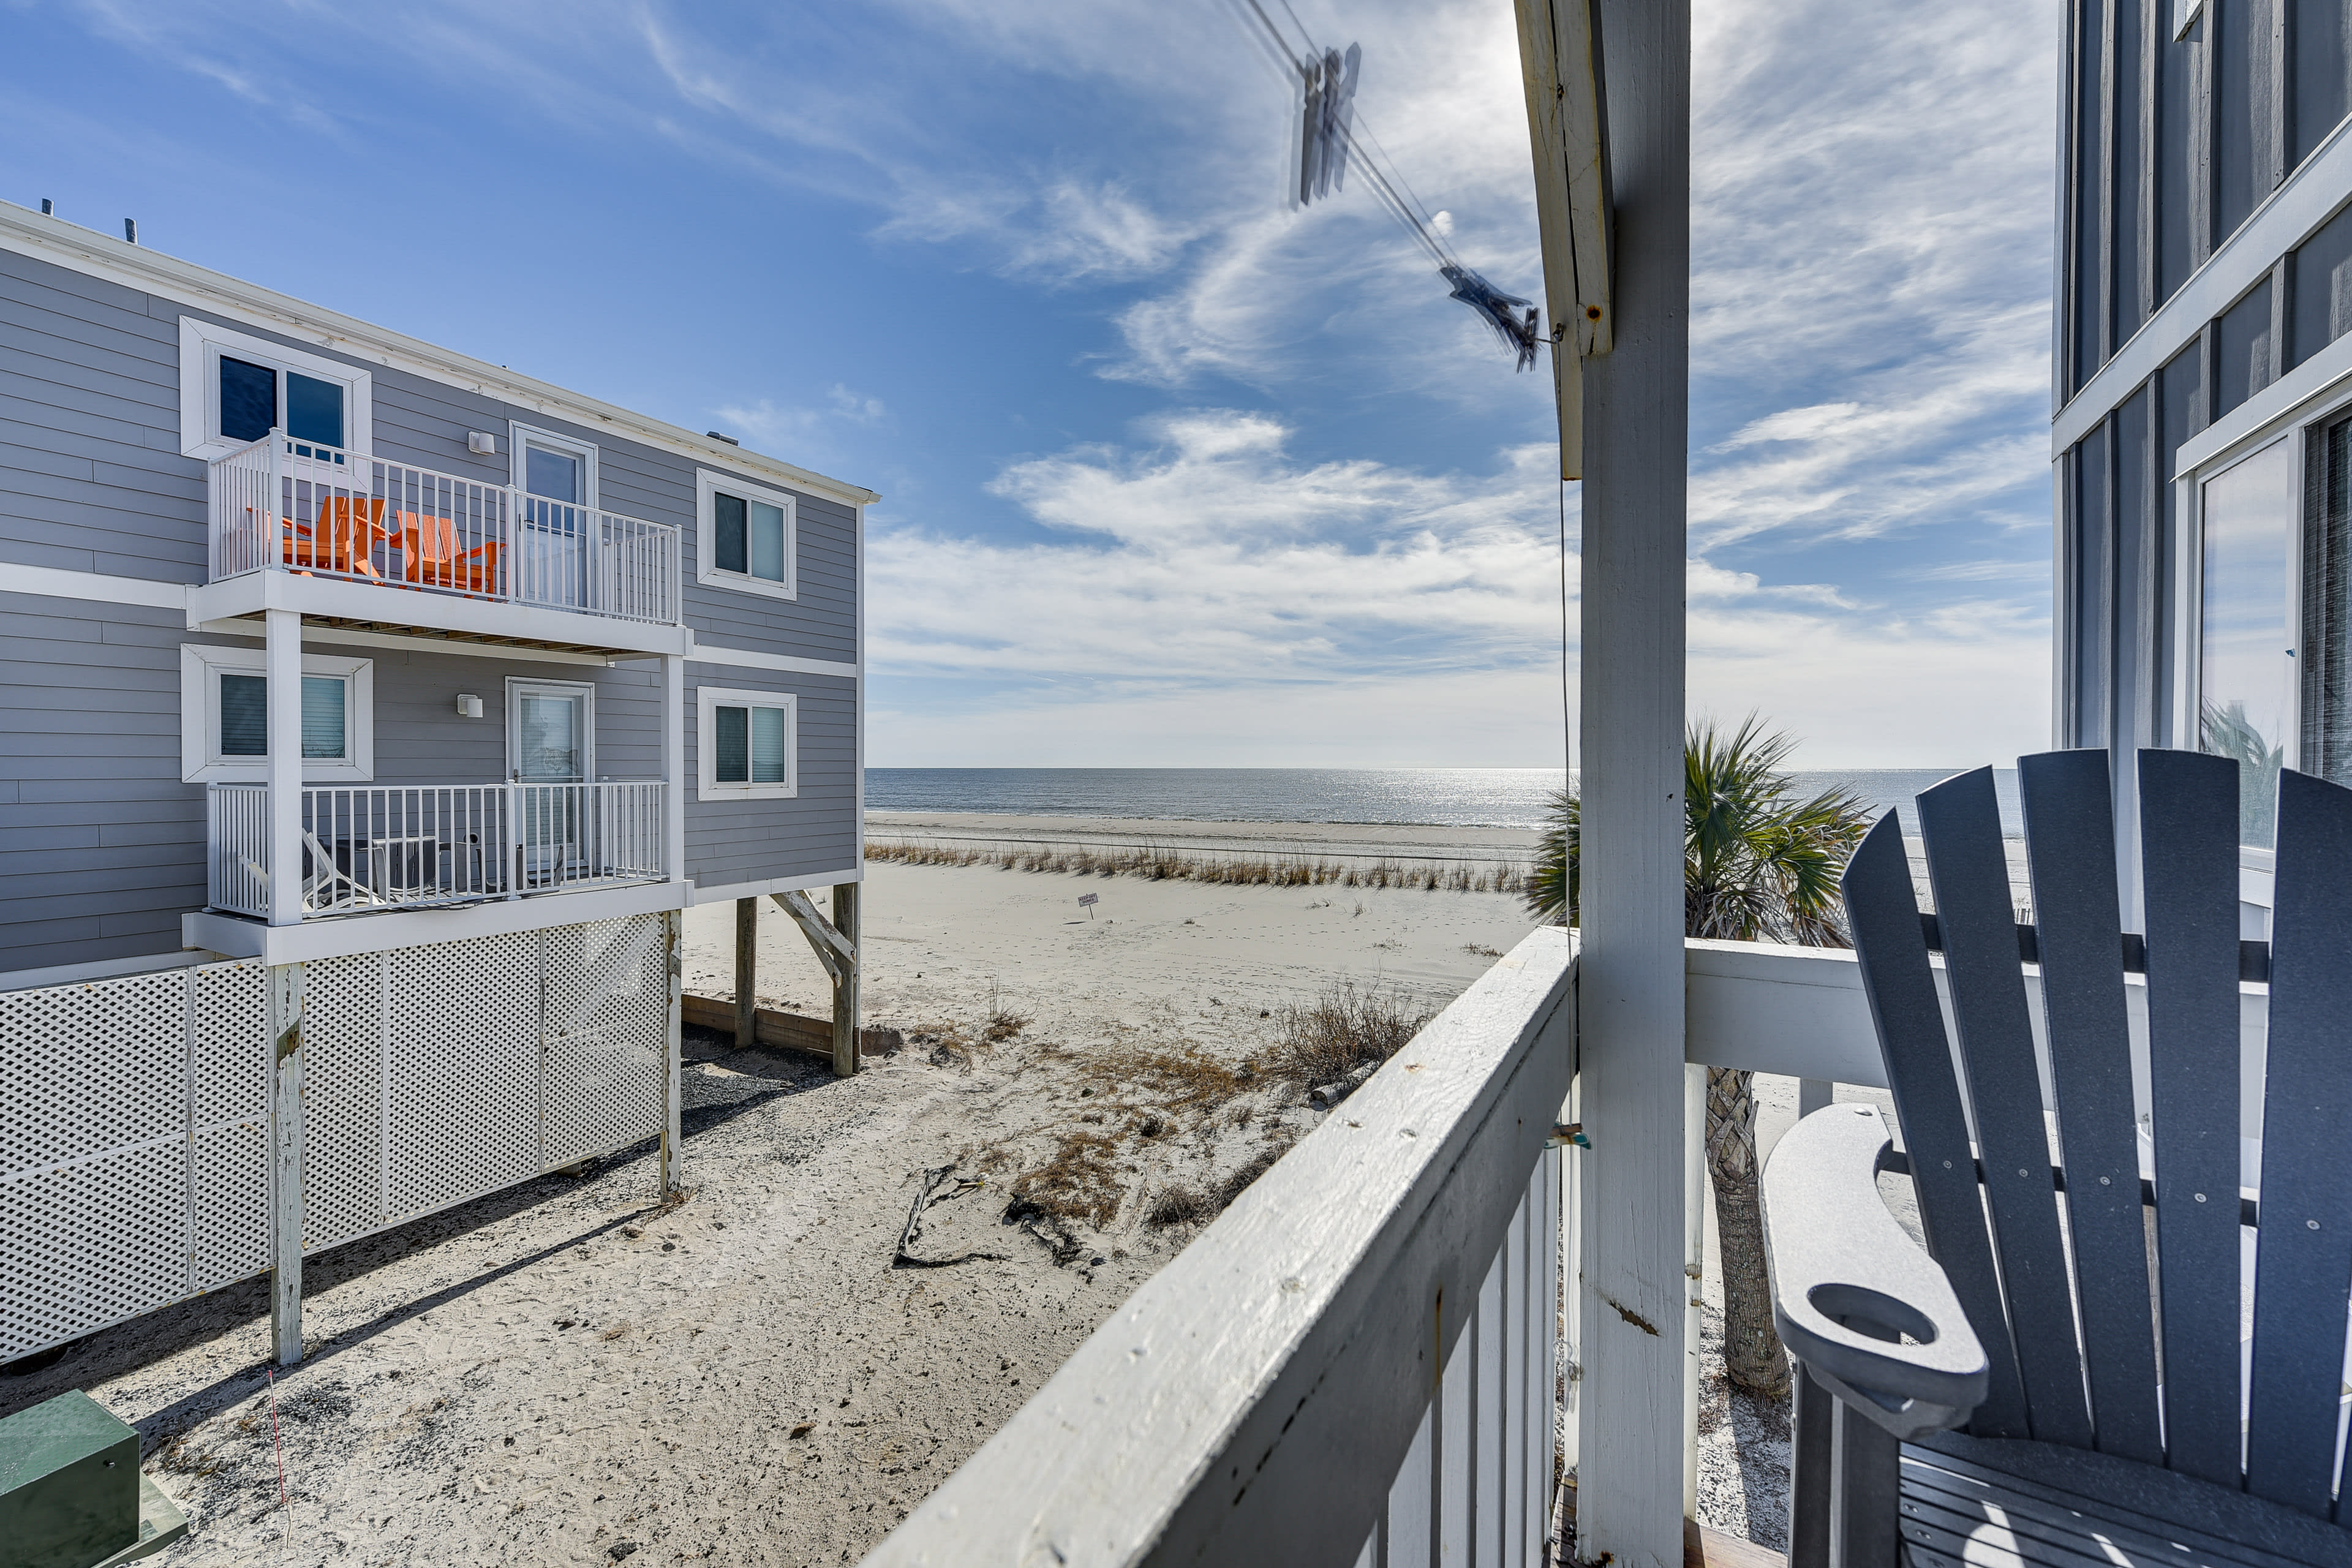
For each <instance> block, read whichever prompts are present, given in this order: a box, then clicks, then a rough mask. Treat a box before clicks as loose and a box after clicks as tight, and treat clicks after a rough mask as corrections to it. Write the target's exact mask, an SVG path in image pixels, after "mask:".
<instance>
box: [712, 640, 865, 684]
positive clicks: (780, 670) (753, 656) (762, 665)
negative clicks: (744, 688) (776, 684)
mask: <svg viewBox="0 0 2352 1568" xmlns="http://www.w3.org/2000/svg"><path fill="white" fill-rule="evenodd" d="M686 658H687V662H688V664H699V665H708V666H711V667H714V668H719V669H765V670H772V671H774V672H775V673H777V674H779V675H824V676H831V677H833V678H835V679H840V680H855V679H857V666H856V665H855V664H844V663H841V662H839V661H838V660H835V659H829V658H795V657H794V656H793V655H792V654H788V653H756V652H754V651H752V650H751V649H750V648H748V647H719V646H718V645H717V644H715V643H707V642H701V641H697V642H696V643H695V645H694V647H693V648H692V650H691V651H689V652H688V654H687V656H686Z"/></svg>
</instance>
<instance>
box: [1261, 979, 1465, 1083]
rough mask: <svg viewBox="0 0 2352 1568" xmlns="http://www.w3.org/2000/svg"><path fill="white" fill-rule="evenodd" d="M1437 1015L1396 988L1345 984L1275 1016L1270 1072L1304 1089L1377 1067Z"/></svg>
mask: <svg viewBox="0 0 2352 1568" xmlns="http://www.w3.org/2000/svg"><path fill="white" fill-rule="evenodd" d="M1435 1016H1437V1015H1436V1014H1435V1013H1434V1012H1433V1011H1432V1010H1431V1009H1429V1008H1426V1007H1423V1006H1421V1005H1418V1004H1416V1003H1415V1002H1414V1000H1413V999H1412V997H1411V996H1409V995H1407V994H1405V993H1403V992H1402V991H1400V990H1397V989H1396V988H1394V987H1392V986H1387V985H1362V986H1360V985H1358V984H1355V982H1353V981H1349V980H1343V981H1340V982H1339V983H1338V984H1334V985H1333V986H1331V987H1330V988H1329V989H1328V990H1327V991H1325V992H1324V993H1323V994H1322V995H1320V996H1318V997H1317V998H1316V999H1315V1000H1314V1001H1313V1002H1311V1003H1308V1004H1307V1005H1306V1006H1304V1007H1298V1006H1289V1007H1285V1008H1283V1009H1282V1010H1281V1011H1280V1012H1279V1013H1278V1014H1276V1020H1275V1022H1276V1035H1277V1037H1278V1039H1277V1044H1276V1047H1275V1048H1274V1052H1273V1056H1272V1060H1271V1061H1270V1062H1269V1063H1268V1064H1267V1066H1268V1070H1269V1071H1271V1072H1273V1073H1275V1074H1276V1075H1277V1076H1279V1077H1282V1078H1285V1079H1289V1080H1290V1081H1291V1082H1293V1083H1295V1084H1297V1085H1298V1086H1299V1087H1300V1088H1301V1089H1307V1088H1312V1087H1313V1086H1315V1085H1317V1084H1326V1083H1337V1082H1339V1081H1340V1080H1341V1079H1345V1078H1347V1077H1348V1076H1349V1074H1350V1073H1353V1072H1354V1071H1356V1069H1358V1068H1364V1067H1371V1068H1377V1067H1379V1066H1380V1064H1381V1063H1382V1062H1384V1061H1386V1060H1388V1059H1389V1058H1391V1057H1392V1056H1394V1055H1396V1054H1397V1052H1399V1051H1401V1050H1402V1049H1403V1048H1404V1047H1405V1043H1406V1042H1407V1041H1409V1040H1411V1039H1412V1037H1413V1036H1415V1035H1417V1034H1419V1033H1420V1032H1421V1027H1422V1026H1423V1024H1426V1023H1428V1022H1429V1021H1430V1019H1432V1018H1433V1017H1435Z"/></svg>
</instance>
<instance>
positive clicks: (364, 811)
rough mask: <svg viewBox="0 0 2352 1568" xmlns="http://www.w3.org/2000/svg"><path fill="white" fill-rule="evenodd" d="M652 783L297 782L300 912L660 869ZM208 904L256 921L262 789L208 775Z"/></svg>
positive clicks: (263, 844) (580, 885) (634, 876)
mask: <svg viewBox="0 0 2352 1568" xmlns="http://www.w3.org/2000/svg"><path fill="white" fill-rule="evenodd" d="M666 788H667V786H666V785H664V784H660V783H658V782H638V781H631V782H625V783H618V784H614V783H605V784H425V785H408V786H398V785H388V786H375V785H364V784H362V785H353V786H351V787H348V788H317V789H305V790H304V791H302V800H301V823H300V830H299V838H298V840H297V841H298V842H299V844H300V845H301V862H302V863H301V869H300V872H299V875H300V877H301V879H302V900H301V902H302V914H303V917H304V918H305V919H310V918H312V917H315V916H319V915H342V914H355V913H364V912H367V911H371V910H394V909H417V908H422V907H426V906H430V905H435V904H452V903H462V902H467V901H470V900H477V899H507V898H528V897H531V896H534V895H537V894H541V893H565V892H576V891H579V890H581V889H587V888H594V887H609V886H613V885H616V884H619V883H625V882H658V881H662V880H665V879H667V877H668V876H669V867H668V864H667V854H666V853H665V847H664V846H665V843H666V839H665V837H664V794H663V792H664V790H665V789H666ZM205 804H206V816H207V819H208V838H207V844H208V848H209V860H210V875H209V878H208V888H207V894H208V897H209V899H210V900H211V903H212V907H213V908H215V909H216V910H226V911H227V912H230V913H234V914H244V915H252V916H255V917H257V918H259V919H267V918H268V915H269V889H270V878H271V876H272V874H273V869H272V867H271V864H270V849H269V838H270V834H269V827H270V823H269V789H268V785H266V784H210V785H207V786H206V787H205Z"/></svg>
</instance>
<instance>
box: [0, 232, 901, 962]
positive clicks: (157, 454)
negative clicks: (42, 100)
mask: <svg viewBox="0 0 2352 1568" xmlns="http://www.w3.org/2000/svg"><path fill="white" fill-rule="evenodd" d="M184 315H188V316H194V317H197V318H199V319H202V320H206V321H215V322H218V323H219V324H222V325H226V326H228V327H230V328H232V329H234V330H235V331H240V332H246V333H248V334H250V335H253V336H256V337H259V338H263V339H267V340H271V341H275V342H280V343H283V344H285V345H286V346H288V347H289V348H295V349H299V350H301V351H302V352H304V353H312V354H320V355H323V356H324V357H327V358H330V359H338V360H341V361H343V362H344V363H350V364H352V365H354V366H355V367H358V368H362V369H365V370H366V371H367V372H368V373H369V374H370V376H371V377H372V381H373V409H372V424H373V445H374V450H375V451H376V452H377V453H378V454H380V455H382V456H383V457H386V458H392V459H394V460H395V461H400V462H407V463H413V464H415V465H418V466H420V467H425V468H435V469H437V470H439V471H442V472H445V473H453V474H459V475H464V476H467V477H471V478H475V479H482V480H486V481H488V482H491V483H499V484H503V483H505V482H507V481H508V479H509V477H510V471H509V463H510V453H509V447H510V445H511V443H510V440H509V432H508V426H509V422H516V423H520V424H524V425H528V426H535V427H538V428H541V429H546V430H551V431H556V432H560V433H562V434H565V435H568V436H572V437H574V438H577V439H580V440H583V441H587V442H590V443H593V445H594V446H595V447H596V448H597V453H598V460H597V469H598V479H599V496H598V499H599V500H600V501H601V503H602V504H603V505H604V507H606V508H607V509H609V510H613V511H616V512H621V513H624V514H625V515H628V516H632V517H638V518H643V519H646V520H647V521H656V522H663V523H668V524H671V525H673V526H675V527H677V529H678V530H679V533H680V537H681V543H682V553H683V560H682V561H681V563H680V567H681V574H682V583H683V591H684V605H685V611H686V618H687V621H688V624H689V625H690V626H692V627H693V628H694V629H695V631H696V632H697V633H698V636H700V637H706V638H708V639H709V640H710V641H711V642H713V643H715V644H719V645H723V646H729V647H739V648H742V649H745V650H748V651H751V652H756V653H761V654H776V655H785V656H790V657H797V658H815V659H824V660H828V661H835V662H842V663H847V662H851V661H853V660H855V659H856V657H857V623H856V609H857V584H856V513H855V511H854V510H853V509H851V508H849V507H846V506H844V505H842V504H840V503H838V502H836V501H833V500H827V499H825V498H824V497H820V496H814V495H809V494H805V493H801V492H795V494H796V497H797V507H796V510H797V518H798V530H799V538H798V551H797V557H796V561H795V568H796V573H797V577H798V586H799V597H798V599H796V600H789V601H788V600H780V599H775V598H772V597H770V596H767V595H755V594H743V593H737V592H734V591H731V590H728V589H724V588H708V587H704V586H702V585H701V584H698V583H697V582H696V581H695V575H694V574H695V549H696V544H697V540H696V532H697V529H696V518H695V515H694V513H695V499H696V483H695V479H696V473H697V470H698V468H703V467H709V468H713V469H714V471H719V472H726V471H727V470H726V469H725V468H723V467H721V466H719V465H716V464H707V463H704V462H702V461H701V460H699V459H697V458H689V457H685V456H681V455H678V454H675V453H670V452H665V451H661V450H658V449H656V448H654V447H647V446H645V445H643V444H642V443H638V442H635V441H629V440H625V439H621V438H619V437H615V436H614V435H613V434H612V433H611V432H610V431H608V430H604V429H599V428H595V427H592V426H582V425H576V424H571V423H568V422H565V421H562V420H558V419H553V418H551V417H549V416H545V415H543V414H541V413H538V412H537V411H535V410H532V409H529V408H523V407H519V406H516V405H509V404H507V403H504V402H502V401H500V400H499V399H497V398H494V397H489V396H485V395H481V394H479V393H476V392H471V391H468V390H467V389H465V388H462V387H456V386H450V385H446V384H442V383H439V382H436V381H433V380H431V379H429V378H427V377H424V376H420V375H416V374H411V373H409V372H406V371H403V370H397V369H392V368H388V367H385V366H383V365H379V364H373V363H367V362H365V361H362V360H360V359H357V358H355V357H353V356H351V355H347V354H338V353H334V352H333V351H331V350H327V349H321V348H320V347H319V346H317V345H316V344H312V343H307V342H299V341H297V340H293V339H289V338H287V337H285V336H283V335H282V334H278V333H273V332H270V331H264V330H261V329H258V328H256V327H254V326H251V325H249V324H247V323H245V322H241V321H226V320H224V319H222V318H220V317H218V316H215V315H213V314H211V313H209V312H206V311H205V310H200V309H196V308H194V307H189V306H185V305H183V304H181V303H179V302H177V301H175V300H171V299H169V298H166V297H164V296H161V295H157V294H153V293H147V292H142V291H141V290H138V289H130V288H125V287H123V286H121V285H120V284H116V283H111V282H107V281H104V280H102V279H93V278H89V277H86V276H84V275H82V274H80V273H78V272H74V271H72V270H70V269H69V268H61V267H58V266H55V265H53V264H51V263H49V262H47V261H43V260H40V259H37V258H32V257H27V256H24V255H21V254H18V253H16V252H14V251H8V250H5V249H0V563H17V564H26V565H38V566H50V567H59V568H63V569H66V570H70V571H85V572H99V573H105V574H114V575H120V576H128V577H137V578H143V579H149V580H158V581H163V582H173V583H190V584H193V583H198V582H201V581H203V578H204V574H205V465H204V464H203V463H201V462H199V461H197V460H195V459H194V458H185V457H183V456H182V455H181V453H180V430H179V331H180V329H179V321H180V318H181V317H182V316H184ZM474 430H486V431H488V432H490V433H492V434H493V435H495V436H497V437H498V438H499V452H498V453H497V454H496V455H495V456H489V457H484V456H479V455H477V454H475V453H472V452H470V451H469V450H467V444H466V437H467V433H468V432H469V431H474ZM744 478H745V479H746V480H747V482H751V483H754V484H761V485H765V486H768V487H769V488H779V487H776V486H775V485H774V482H773V481H772V480H770V479H765V478H762V477H761V476H758V475H745V476H744ZM784 488H789V487H784ZM239 640H240V639H230V638H213V637H192V636H191V635H190V634H188V633H187V632H186V631H185V630H184V627H183V626H182V624H181V619H180V616H178V615H177V614H176V613H174V612H169V611H163V610H153V609H147V608H142V607H133V606H123V605H105V604H98V603H90V602H83V601H74V600H57V599H44V598H38V597H33V596H28V595H12V594H5V593H0V952H5V956H0V968H7V969H16V968H29V967H37V966H42V965H46V964H51V963H75V962H81V961H85V960H97V959H105V958H114V957H131V956H138V955H141V954H145V953H151V952H164V951H169V950H171V949H173V948H176V947H177V945H178V942H179V926H178V921H179V917H180V916H181V915H182V914H183V913H184V912H186V911H187V910H193V909H195V908H198V907H200V906H201V905H202V903H203V901H204V863H203V845H202V837H203V832H204V791H203V788H202V786H201V785H194V784H183V783H182V782H181V781H180V776H179V774H180V737H179V708H180V694H179V646H180V644H181V643H183V642H186V641H219V642H227V643H231V644H233V645H234V644H236V642H238V641H239ZM256 642H257V639H252V640H247V641H245V642H244V646H248V647H250V646H254V645H255V643H256ZM310 647H312V648H313V649H321V648H331V647H334V645H332V644H330V643H327V642H324V641H321V640H319V638H318V635H317V634H316V633H315V632H314V634H313V640H312V642H311V644H310ZM338 651H351V652H356V653H359V654H360V655H362V657H365V658H370V659H373V661H374V671H375V695H376V711H375V723H376V732H375V742H376V780H375V782H377V783H379V784H427V783H451V784H470V783H491V782H495V781H497V780H499V779H500V778H502V777H504V776H505V772H506V722H505V708H506V685H505V678H506V677H507V676H508V675H509V674H511V675H515V676H519V677H522V678H525V679H580V680H586V681H590V682H593V684H594V686H595V687H596V689H597V754H596V772H597V773H599V774H600V775H603V776H606V777H613V778H650V777H656V776H658V775H659V773H660V771H661V736H660V690H659V684H658V676H657V674H656V672H655V670H654V668H652V667H650V666H632V667H627V668H614V669H601V668H584V667H566V666H553V665H543V664H537V663H528V664H527V663H522V662H520V661H517V662H513V663H508V662H504V661H500V660H498V659H495V658H468V657H465V656H460V655H454V654H451V655H444V654H437V653H431V652H423V651H418V652H407V651H398V652H395V651H393V650H389V649H383V648H353V649H343V650H338ZM697 678H700V679H710V680H712V681H713V682H714V683H717V684H724V685H729V686H734V687H749V688H753V689H769V688H774V689H793V690H797V691H799V692H800V693H801V694H802V699H803V700H802V706H801V734H800V759H801V794H800V796H799V798H797V799H795V800H791V801H740V802H713V803H709V804H705V803H701V802H697V801H694V800H692V799H691V798H689V799H688V801H687V804H686V808H685V809H686V812H687V822H688V871H689V873H690V874H691V875H693V876H694V877H695V878H696V879H698V880H699V881H701V882H703V883H704V884H705V885H717V884H719V883H724V882H736V881H745V880H753V879H761V880H764V879H774V878H786V877H790V876H793V875H796V874H800V873H802V872H808V873H822V872H831V871H837V870H839V869H841V868H844V867H845V866H848V865H851V864H853V863H854V862H855V859H856V768H857V758H856V699H855V687H854V685H853V684H852V683H850V682H847V681H837V680H836V681H826V680H822V679H813V680H808V681H806V682H802V681H800V680H799V679H798V678H782V683H780V678H778V677H776V676H774V675H773V674H772V672H765V671H747V670H736V669H710V668H703V667H698V668H697V669H696V670H694V671H691V672H689V679H697ZM460 691H467V692H472V693H474V694H476V695H478V696H479V697H481V698H482V700H483V703H484V707H485V714H484V717H483V718H481V719H479V720H461V719H459V718H457V713H456V702H455V700H456V697H457V693H458V692H460ZM692 702H693V697H692V689H691V688H689V690H688V731H689V738H688V747H689V753H688V781H690V780H691V779H692V777H693V776H694V774H693V772H692V768H693V760H692V752H691V747H692V738H691V730H692V722H691V714H692ZM680 787H681V788H682V789H684V790H685V791H686V792H687V794H688V795H689V797H690V795H691V793H692V785H691V783H690V782H688V783H683V784H681V785H680Z"/></svg>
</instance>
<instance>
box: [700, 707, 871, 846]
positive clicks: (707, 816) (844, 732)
mask: <svg viewBox="0 0 2352 1568" xmlns="http://www.w3.org/2000/svg"><path fill="white" fill-rule="evenodd" d="M704 684H708V685H711V686H723V687H727V688H730V689H734V690H744V691H775V692H787V691H789V692H793V693H796V694H797V695H798V696H799V698H800V703H799V708H800V733H799V736H798V742H799V753H800V793H799V795H795V796H794V797H793V798H792V799H789V800H698V799H696V798H695V797H694V796H693V795H691V794H689V795H688V797H687V803H686V869H687V875H688V877H690V878H692V879H693V880H694V881H695V883H696V884H697V885H698V886H700V887H705V888H724V887H731V886H733V885H735V884H736V883H739V882H762V881H769V880H772V879H782V878H790V877H799V876H811V877H814V876H821V875H824V874H828V873H831V872H835V871H840V870H842V869H845V868H848V867H851V866H855V865H856V864H857V756H856V746H857V697H856V686H855V685H854V683H852V682H850V681H847V680H838V679H823V678H806V679H804V678H800V677H793V678H791V679H777V678H776V677H774V676H772V675H771V676H767V677H765V678H761V677H757V676H753V675H751V673H750V672H746V671H737V670H727V671H723V672H717V673H713V674H708V675H702V676H699V677H697V676H695V675H689V677H688V688H687V698H686V710H687V714H688V724H687V736H686V749H687V759H686V772H687V776H688V778H689V779H698V778H700V777H701V776H702V775H701V767H702V764H701V758H700V752H698V749H697V748H698V745H699V742H700V737H699V736H698V734H697V733H696V731H695V725H694V723H693V716H694V715H695V713H696V712H697V710H698V699H697V697H696V695H695V692H696V689H697V688H698V687H699V686H701V685H704Z"/></svg>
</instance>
